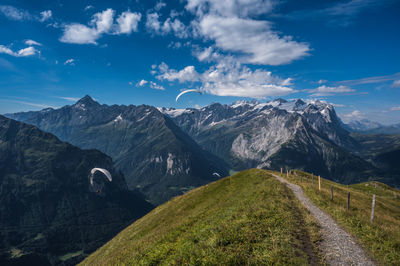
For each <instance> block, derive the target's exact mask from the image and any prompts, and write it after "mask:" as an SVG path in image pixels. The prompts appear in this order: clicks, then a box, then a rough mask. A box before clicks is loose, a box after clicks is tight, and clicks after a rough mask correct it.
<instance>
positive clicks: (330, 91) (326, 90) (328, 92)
mask: <svg viewBox="0 0 400 266" xmlns="http://www.w3.org/2000/svg"><path fill="white" fill-rule="evenodd" d="M306 91H307V92H309V93H311V96H315V97H318V96H332V95H336V94H343V93H353V92H355V90H354V89H352V88H350V87H347V86H343V85H341V86H337V87H329V86H325V85H322V86H319V87H318V88H315V89H311V90H306Z"/></svg>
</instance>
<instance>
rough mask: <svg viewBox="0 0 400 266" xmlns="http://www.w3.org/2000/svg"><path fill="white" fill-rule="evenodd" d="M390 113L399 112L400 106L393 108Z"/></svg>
mask: <svg viewBox="0 0 400 266" xmlns="http://www.w3.org/2000/svg"><path fill="white" fill-rule="evenodd" d="M390 111H400V106H393V107H392V108H390Z"/></svg>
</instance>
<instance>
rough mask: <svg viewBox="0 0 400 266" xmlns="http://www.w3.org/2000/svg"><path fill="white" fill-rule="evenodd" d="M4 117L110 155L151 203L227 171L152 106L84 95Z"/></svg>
mask: <svg viewBox="0 0 400 266" xmlns="http://www.w3.org/2000/svg"><path fill="white" fill-rule="evenodd" d="M8 116H9V117H11V118H14V119H16V120H20V121H23V122H26V123H28V124H32V125H35V126H37V127H39V128H40V129H42V130H44V131H47V132H51V133H53V134H55V135H56V136H58V137H59V138H60V139H61V140H63V141H67V142H69V143H72V144H74V145H76V146H78V147H80V148H84V149H93V148H94V149H98V150H100V151H102V152H104V153H106V154H107V155H109V156H111V157H112V158H113V160H114V162H115V165H116V167H117V169H118V170H121V171H122V173H123V174H124V175H125V178H126V182H127V184H128V187H129V188H130V189H131V190H135V189H139V190H140V191H141V192H143V193H144V194H145V195H146V198H147V199H149V200H150V201H151V202H152V203H154V204H160V203H162V202H164V201H166V200H168V199H170V198H171V197H173V196H176V195H179V194H182V193H184V192H186V191H188V190H190V189H192V188H194V187H197V186H200V185H203V184H206V183H208V182H210V181H213V180H215V179H216V176H215V175H213V173H215V172H216V173H219V174H220V175H221V176H225V175H227V174H228V171H227V167H226V165H225V163H224V162H223V161H222V160H220V159H218V158H217V157H216V156H214V155H212V154H210V153H209V152H206V151H204V150H203V149H202V148H201V147H200V146H199V145H198V144H197V143H196V142H194V141H193V140H192V139H191V138H190V137H189V136H188V135H187V134H186V133H184V132H183V131H182V130H181V129H180V128H179V127H177V126H176V125H175V123H174V122H173V121H172V120H171V119H170V118H169V117H168V116H166V115H164V114H162V113H161V112H159V110H157V109H156V108H154V107H152V106H147V105H141V106H133V105H130V106H124V105H122V106H118V105H112V106H107V105H100V104H99V103H97V102H96V101H94V100H93V99H92V98H90V97H89V96H85V97H84V98H82V99H81V100H79V101H78V102H77V103H76V104H74V105H72V106H65V107H63V108H60V109H57V110H53V109H45V110H42V111H39V112H28V113H17V114H12V115H8Z"/></svg>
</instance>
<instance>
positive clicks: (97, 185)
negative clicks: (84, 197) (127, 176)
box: [89, 167, 112, 194]
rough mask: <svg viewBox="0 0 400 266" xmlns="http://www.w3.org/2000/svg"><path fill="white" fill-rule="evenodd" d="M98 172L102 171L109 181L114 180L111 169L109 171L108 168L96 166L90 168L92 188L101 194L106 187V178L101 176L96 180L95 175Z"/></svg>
mask: <svg viewBox="0 0 400 266" xmlns="http://www.w3.org/2000/svg"><path fill="white" fill-rule="evenodd" d="M96 172H100V173H102V175H103V176H105V177H106V178H107V180H108V181H109V182H111V181H112V176H111V174H110V172H109V171H107V170H106V169H103V168H97V167H95V168H93V169H92V170H90V176H89V182H90V187H91V190H92V191H94V192H96V193H97V194H99V193H100V192H101V191H102V189H103V187H104V182H103V180H102V179H104V178H101V179H100V180H99V179H97V178H96V180H95V178H94V177H95V173H96Z"/></svg>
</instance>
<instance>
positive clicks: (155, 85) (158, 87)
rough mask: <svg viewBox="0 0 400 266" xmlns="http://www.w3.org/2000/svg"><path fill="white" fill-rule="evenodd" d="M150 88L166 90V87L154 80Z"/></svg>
mask: <svg viewBox="0 0 400 266" xmlns="http://www.w3.org/2000/svg"><path fill="white" fill-rule="evenodd" d="M150 88H152V89H155V90H160V91H165V88H164V87H163V86H161V85H159V84H157V83H155V82H154V81H150Z"/></svg>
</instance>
